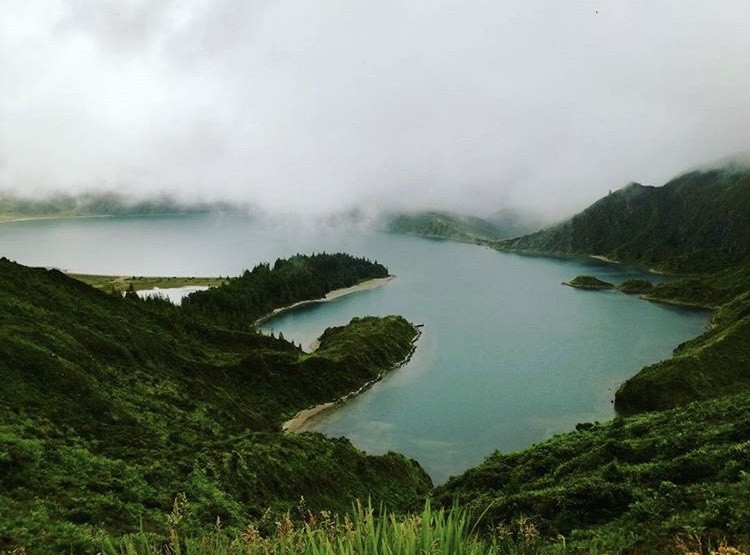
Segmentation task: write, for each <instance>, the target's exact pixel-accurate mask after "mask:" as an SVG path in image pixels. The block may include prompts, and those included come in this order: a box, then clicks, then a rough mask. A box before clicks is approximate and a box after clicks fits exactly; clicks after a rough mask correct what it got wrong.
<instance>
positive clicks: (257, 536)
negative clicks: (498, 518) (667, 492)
mask: <svg viewBox="0 0 750 555" xmlns="http://www.w3.org/2000/svg"><path fill="white" fill-rule="evenodd" d="M179 517H180V515H179V514H178V515H177V518H173V519H172V520H173V521H175V520H176V521H177V523H176V524H175V525H174V526H172V527H170V529H169V531H168V534H167V537H168V538H169V539H168V540H165V539H163V538H155V537H153V536H152V535H149V534H143V533H140V534H134V535H132V536H128V537H126V538H123V539H122V540H120V541H118V542H116V543H109V544H106V545H105V548H104V549H103V550H102V553H103V554H104V555H115V554H119V553H123V552H125V553H128V554H133V555H161V554H162V553H163V552H164V548H165V544H166V545H167V546H168V547H175V551H176V550H177V549H179V552H180V553H192V554H195V555H234V554H236V555H267V554H272V553H273V554H275V553H277V554H289V555H304V554H310V555H347V554H350V555H355V554H356V555H380V554H383V553H392V554H394V555H396V554H398V555H424V554H427V553H430V554H434V555H442V554H444V555H495V554H497V555H500V554H511V553H518V554H519V555H520V554H525V555H534V554H542V553H551V552H552V551H551V549H553V548H554V547H555V545H554V544H549V543H547V542H544V541H543V540H542V539H541V538H540V537H539V535H538V533H537V532H536V530H535V529H534V527H533V525H532V524H531V523H529V522H525V521H522V522H518V523H516V526H515V527H514V528H513V529H512V530H510V529H508V530H506V529H497V530H496V531H495V533H494V534H493V535H492V536H491V537H487V538H479V537H477V536H476V535H475V534H473V533H472V530H473V529H474V528H475V527H476V526H477V525H478V524H481V520H477V519H475V518H474V519H473V518H470V516H469V515H467V514H466V513H465V512H464V511H461V510H458V509H450V510H444V509H438V510H435V509H432V508H431V507H430V503H429V502H428V503H427V504H426V505H425V508H424V510H423V511H422V512H421V513H420V514H415V515H412V516H407V517H405V516H401V515H397V514H394V513H389V512H388V511H387V510H384V509H383V508H382V507H381V509H380V510H379V511H377V512H376V511H374V510H373V509H372V508H371V507H368V508H364V507H363V506H362V505H361V504H357V505H356V506H355V507H354V510H353V511H352V512H351V513H350V514H347V515H346V516H344V517H341V516H339V515H332V514H331V513H329V512H328V511H324V512H322V513H318V514H314V513H312V512H311V511H309V509H306V508H305V506H304V504H301V506H300V507H299V508H298V510H297V511H295V513H294V514H289V513H287V514H286V515H284V516H283V517H282V518H280V519H279V520H277V521H276V522H274V523H268V524H270V526H265V528H268V530H262V529H261V528H263V525H262V524H261V528H259V527H256V526H254V525H249V526H248V527H247V528H245V530H243V531H242V533H240V534H233V533H227V532H226V531H224V530H221V529H219V530H215V531H213V532H212V533H210V534H208V535H205V536H193V535H188V536H183V535H181V534H180V532H179V529H180V528H181V527H180V518H179ZM558 547H562V546H560V545H558ZM555 552H561V551H557V550H556V551H555Z"/></svg>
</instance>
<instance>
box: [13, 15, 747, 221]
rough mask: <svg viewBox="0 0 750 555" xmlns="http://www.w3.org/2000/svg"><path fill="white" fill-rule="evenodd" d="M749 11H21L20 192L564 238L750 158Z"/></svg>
mask: <svg viewBox="0 0 750 555" xmlns="http://www.w3.org/2000/svg"><path fill="white" fill-rule="evenodd" d="M748 31H750V10H748V8H747V6H746V5H745V4H744V3H743V2H732V1H730V2H722V3H720V4H718V3H708V2H700V3H695V2H681V3H673V2H624V1H622V2H608V3H598V2H584V1H582V2H564V3H555V2H539V1H531V2H527V1H524V2H520V1H512V2H502V3H500V2H490V1H476V2H470V3H466V2H458V1H453V2H451V1H429V0H425V1H417V2H396V1H389V0H385V1H383V2H365V1H359V0H354V1H349V2H343V1H325V2H323V1H311V2H290V1H286V0H281V1H275V2H266V1H259V2H244V1H241V0H217V1H207V0H205V1H199V0H185V1H177V0H148V1H147V0H131V1H128V2H122V1H120V0H102V1H99V2H86V1H84V0H67V1H64V0H46V1H42V0H40V1H39V2H26V1H23V0H10V2H9V5H6V6H4V14H3V18H2V19H1V20H0V68H2V69H1V70H0V122H2V125H0V188H4V189H12V190H15V191H20V192H23V193H26V194H34V193H43V192H45V191H53V190H54V191H59V190H64V191H70V192H75V191H83V190H91V189H96V188H103V189H108V190H112V189H115V190H120V191H125V192H127V193H130V194H141V195H147V194H148V195H154V194H160V193H164V192H167V193H173V194H176V195H179V196H181V197H183V198H187V199H198V198H200V199H204V200H217V199H224V200H232V201H243V202H246V203H250V204H253V205H258V206H260V207H262V208H263V209H264V210H268V211H272V212H273V211H278V212H285V213H299V212H309V213H313V214H326V213H333V212H340V211H346V210H351V209H354V208H358V207H364V208H366V209H372V208H373V207H378V208H386V209H398V208H406V209H415V208H423V207H424V208H448V209H454V210H460V211H466V212H473V213H477V214H488V213H491V212H494V211H495V210H497V209H500V208H503V207H507V206H516V207H520V208H524V209H529V208H534V209H536V210H538V211H540V212H542V213H544V214H546V215H548V216H549V217H560V216H563V215H566V214H568V213H570V212H573V211H576V210H578V209H580V208H582V207H584V206H586V205H587V204H589V203H590V202H591V201H593V200H595V199H596V198H598V197H600V196H602V195H604V194H606V192H607V191H608V190H609V189H613V188H616V187H618V186H620V185H623V184H625V183H627V182H629V181H633V180H635V181H641V182H644V183H648V184H655V185H658V184H661V183H663V182H664V181H666V180H667V179H668V178H669V177H671V176H672V175H674V174H677V173H679V172H681V171H682V170H684V169H686V168H688V167H691V166H695V165H696V164H699V163H702V162H706V161H710V160H713V159H716V158H720V157H722V156H725V155H727V154H730V153H733V152H735V151H739V150H746V149H747V145H748V144H750V127H748V126H747V125H746V122H745V121H744V119H743V115H744V113H745V112H746V109H747V108H746V103H747V99H746V96H747V94H746V93H747V91H748V90H750V70H748V66H747V63H746V53H747V52H748V51H750V32H748Z"/></svg>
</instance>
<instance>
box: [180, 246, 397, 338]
mask: <svg viewBox="0 0 750 555" xmlns="http://www.w3.org/2000/svg"><path fill="white" fill-rule="evenodd" d="M387 276H388V269H387V268H386V267H385V266H383V265H382V264H378V263H377V262H371V261H370V260H367V259H366V258H358V257H354V256H351V255H349V254H344V253H335V254H325V253H323V254H313V255H301V254H297V255H295V256H292V257H290V258H287V259H283V260H282V259H278V260H276V262H274V264H273V266H272V265H271V264H267V263H264V264H259V265H257V266H255V268H253V269H252V270H246V271H245V272H244V273H243V274H242V275H241V276H239V277H237V278H232V279H230V280H229V281H228V282H227V283H225V284H224V285H222V286H220V287H215V288H212V289H209V290H207V291H199V292H196V293H193V294H192V295H190V296H189V297H187V298H186V299H185V300H184V301H183V303H182V309H183V311H184V312H185V313H187V314H189V315H191V316H196V317H199V318H201V319H204V320H210V321H211V322H213V323H216V324H219V325H221V326H224V327H227V328H247V327H249V326H252V325H253V323H254V322H255V321H256V320H257V319H258V318H260V317H261V316H263V315H265V314H268V313H270V312H271V311H273V310H274V309H275V308H277V307H280V306H288V305H291V304H294V303H297V302H300V301H309V300H313V299H320V298H322V297H324V296H325V295H326V293H328V292H329V291H333V290H335V289H341V288H343V287H351V286H352V285H357V284H358V283H361V282H362V281H365V280H368V279H374V278H383V277H387Z"/></svg>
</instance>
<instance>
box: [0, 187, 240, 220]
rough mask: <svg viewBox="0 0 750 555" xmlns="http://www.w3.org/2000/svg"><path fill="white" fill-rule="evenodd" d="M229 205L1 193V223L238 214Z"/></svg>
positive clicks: (100, 194) (163, 198)
mask: <svg viewBox="0 0 750 555" xmlns="http://www.w3.org/2000/svg"><path fill="white" fill-rule="evenodd" d="M236 209H237V207H236V206H232V205H230V204H228V203H221V202H218V203H207V202H183V201H179V200H177V199H175V198H172V197H170V196H168V195H162V196H159V197H154V198H146V199H134V198H129V197H127V196H126V195H123V194H120V193H116V192H96V193H83V194H80V195H70V194H63V193H59V194H54V195H50V196H47V197H25V196H21V195H18V194H14V193H9V192H4V193H3V192H0V220H3V219H6V220H8V219H14V218H40V217H72V216H149V215H156V214H196V213H201V212H210V211H214V210H236Z"/></svg>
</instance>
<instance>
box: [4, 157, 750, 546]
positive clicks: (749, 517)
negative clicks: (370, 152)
mask: <svg viewBox="0 0 750 555" xmlns="http://www.w3.org/2000/svg"><path fill="white" fill-rule="evenodd" d="M748 199H750V172H748V171H745V170H740V169H736V168H733V169H728V170H723V171H718V170H717V171H711V172H693V173H690V174H686V175H684V176H681V177H679V178H677V179H675V180H673V181H672V182H670V183H669V184H667V185H665V186H664V187H661V188H658V189H657V188H652V187H642V186H640V185H631V186H629V187H626V188H625V189H623V190H620V191H617V192H615V193H612V194H611V195H609V196H608V197H606V198H605V199H602V200H601V201H599V202H597V203H596V204H594V205H593V206H592V207H590V208H589V209H587V210H585V211H584V212H582V213H581V214H579V215H578V216H576V217H574V218H573V219H572V220H570V221H568V222H565V223H563V224H560V225H558V226H555V227H552V228H549V229H547V230H543V231H541V232H538V233H536V234H532V235H529V236H526V237H521V238H519V239H514V240H510V241H502V242H500V241H498V242H496V243H494V245H495V246H497V247H498V248H502V249H515V250H538V251H543V252H556V253H566V254H586V255H592V254H596V255H605V256H607V257H610V258H614V259H618V260H621V261H625V262H630V263H636V264H642V265H647V266H653V267H659V268H662V269H666V270H671V271H680V272H690V273H691V274H692V275H690V276H687V277H683V278H681V279H675V280H673V281H671V282H668V283H663V284H658V285H655V286H651V284H650V283H649V282H647V281H645V280H630V281H628V282H625V283H623V284H622V285H621V286H620V289H621V290H622V291H624V292H645V293H646V295H644V297H645V298H647V299H649V300H653V301H657V302H666V303H675V304H682V305H692V306H701V307H710V308H712V309H714V310H715V316H714V319H713V322H712V327H711V329H709V330H707V331H706V332H705V333H704V334H702V335H701V336H699V337H697V338H695V339H693V340H691V341H688V342H686V343H684V344H683V345H680V346H679V347H678V348H677V349H676V350H675V354H674V357H673V358H671V359H669V360H666V361H662V362H659V363H657V364H654V365H651V366H649V367H647V368H645V369H643V370H642V371H641V372H640V373H638V374H637V375H636V376H634V377H633V378H631V379H630V380H628V381H627V382H626V383H625V384H623V385H622V387H621V388H620V389H619V390H618V391H617V394H616V399H615V404H616V408H617V409H618V411H619V412H620V413H621V415H622V416H620V417H618V418H616V419H615V420H613V421H612V422H608V423H604V424H600V423H581V424H579V425H578V426H577V427H576V430H575V431H572V432H570V433H567V434H562V435H559V436H555V437H553V438H551V439H550V440H548V441H545V442H543V443H541V444H539V445H535V446H533V447H531V448H529V449H526V450H524V451H521V452H517V453H510V454H500V453H496V454H494V455H492V456H490V457H489V458H488V459H487V460H486V461H485V462H484V463H482V464H481V465H479V466H478V467H476V468H474V469H471V470H469V471H467V472H466V473H464V474H463V475H461V476H458V477H454V478H452V479H451V480H450V481H449V482H448V483H447V484H445V485H444V486H441V487H439V488H437V489H435V490H433V491H432V494H431V503H432V506H438V507H441V508H442V509H438V510H434V509H432V508H431V506H430V504H429V503H428V504H427V505H426V507H425V509H424V511H423V512H422V514H421V516H418V515H414V514H411V515H410V511H413V510H416V509H417V507H419V506H420V505H421V504H422V503H423V501H424V498H425V496H426V495H427V494H428V491H429V488H430V481H429V478H428V477H427V476H426V474H425V473H424V471H423V470H422V469H421V468H420V467H419V465H418V464H417V463H416V462H414V461H409V460H407V459H406V458H404V457H403V456H401V455H397V454H393V453H389V454H386V455H384V456H380V457H373V456H367V455H365V454H363V453H361V452H359V451H357V450H356V449H354V448H353V447H352V446H351V444H350V443H349V442H348V441H346V440H344V439H326V438H324V437H323V436H320V435H318V434H300V435H294V434H282V433H281V432H280V428H281V424H282V422H283V421H285V420H286V419H288V418H290V417H291V416H293V415H294V414H296V412H298V411H299V410H301V409H304V408H307V407H310V406H314V405H317V404H320V403H323V402H327V401H331V400H334V399H336V398H339V397H341V396H342V395H345V394H346V393H348V392H350V391H353V390H356V389H358V388H359V387H361V386H363V385H364V384H366V383H368V382H370V381H372V380H374V379H377V378H378V377H379V376H380V375H381V374H382V373H383V372H385V371H388V370H389V369H392V368H393V367H394V366H396V365H398V364H399V363H400V362H401V361H402V360H403V359H404V358H405V357H408V356H409V354H410V353H411V352H412V350H413V342H414V339H415V336H416V334H417V332H416V330H415V329H414V327H413V326H412V325H411V324H409V323H408V322H406V321H405V320H403V318H400V317H398V316H389V317H386V318H373V317H366V318H355V319H353V320H352V322H351V323H350V324H349V325H347V326H344V327H340V328H331V329H329V330H327V331H326V332H325V333H324V334H323V336H322V337H321V345H320V348H319V349H318V350H317V351H316V352H314V353H304V352H302V350H301V349H300V348H299V347H297V346H295V345H292V344H290V343H288V342H286V341H284V340H283V339H281V338H279V339H277V338H274V337H269V336H263V335H261V334H258V333H256V332H255V331H254V330H253V323H254V322H255V320H256V319H257V318H258V317H260V316H262V315H263V314H267V313H269V312H271V311H272V310H274V309H276V308H279V307H283V306H286V305H289V304H293V303H296V302H300V301H306V300H310V299H316V298H320V297H322V296H323V295H324V294H325V293H327V292H328V291H329V290H331V289H337V288H341V287H347V286H350V285H354V284H357V283H359V282H361V281H363V280H366V279H370V278H373V277H384V276H386V275H387V273H388V272H387V270H386V269H385V268H384V267H382V266H380V265H379V264H375V263H371V262H369V261H367V260H364V259H356V258H353V257H350V256H348V255H343V254H336V255H314V256H299V255H298V256H295V257H293V258H291V259H289V260H279V261H276V263H274V264H273V266H271V265H267V264H266V265H261V266H258V267H256V268H255V269H253V270H252V271H248V272H245V274H243V275H242V276H240V277H239V278H234V279H230V280H227V282H226V283H224V284H223V285H220V286H219V287H216V288H214V289H212V290H210V291H207V292H204V293H196V294H194V295H192V296H191V297H190V298H189V299H187V301H186V303H185V304H184V305H183V307H182V308H180V307H174V306H172V305H171V304H169V303H165V302H163V301H159V300H148V301H145V300H144V301H141V300H138V299H137V298H134V297H137V296H135V295H126V297H125V298H123V297H121V296H119V295H108V294H105V293H103V292H101V291H97V290H95V289H93V288H92V287H89V286H87V285H85V284H83V283H81V282H79V281H76V280H73V279H71V278H69V277H67V276H65V275H63V274H61V273H60V272H57V271H47V270H42V269H30V268H25V267H22V266H19V265H16V264H13V263H11V262H9V261H7V260H5V259H2V260H0V291H2V295H0V376H1V377H2V379H0V476H2V482H1V483H0V551H3V550H6V551H11V550H13V549H16V548H21V547H26V548H28V549H29V550H30V552H34V553H48V552H51V553H59V552H73V553H78V552H96V551H101V552H102V553H107V554H114V553H134V554H139V553H167V552H170V550H172V549H173V550H174V551H175V552H177V553H196V554H203V553H206V554H217V555H219V554H222V555H223V554H227V553H368V552H372V553H504V554H508V555H511V554H521V553H524V554H536V553H538V554H541V553H630V554H637V553H638V554H640V553H701V554H703V553H710V552H716V553H721V554H722V555H738V554H739V553H740V552H739V551H737V550H734V549H733V548H729V547H726V543H725V542H729V544H731V545H736V546H738V547H740V548H743V549H745V550H747V549H748V548H750V503H748V499H749V498H750V416H748V415H750V374H748V371H747V370H748V368H750V240H748V239H750V224H749V223H748V222H750V218H748V217H747V216H748V214H750V200H748ZM441 221H442V220H440V218H436V217H432V216H429V217H423V216H419V217H416V218H412V219H411V220H409V219H407V220H404V228H403V229H409V226H412V231H403V232H414V233H420V234H422V233H424V234H432V233H433V232H436V233H437V234H442V235H443V236H444V237H450V236H451V235H452V234H453V237H450V238H460V237H461V234H462V233H466V230H465V229H463V230H461V228H459V231H458V232H457V231H456V226H455V225H454V224H452V223H450V222H448V223H445V225H443V224H438V223H435V222H441ZM422 224H425V226H422ZM449 224H450V225H449ZM467 237H472V238H471V239H469V238H467ZM461 240H471V241H477V242H482V241H484V240H485V239H482V238H479V237H478V236H477V235H476V234H473V235H464V236H463V239H461ZM92 280H93V278H92ZM93 281H94V282H95V283H96V284H98V285H99V286H100V287H103V289H104V290H109V289H110V288H111V286H112V283H111V282H107V283H105V282H104V281H103V280H102V279H97V280H93ZM135 281H136V282H137V281H138V280H135ZM574 282H577V283H579V286H580V285H585V284H589V285H590V284H594V285H597V284H603V283H605V282H601V281H600V280H597V279H596V278H592V277H590V276H579V277H578V278H576V279H575V280H573V281H572V282H571V283H570V284H571V285H572V284H573V283H574ZM135 285H136V283H134V286H135ZM607 285H608V286H611V284H607ZM301 497H303V498H304V499H303V500H302V499H301ZM368 498H369V499H372V502H373V503H374V506H376V507H379V510H378V511H372V510H370V509H369V508H368V509H363V508H362V506H361V505H359V504H356V501H355V509H354V510H352V509H351V507H352V502H353V501H354V500H357V499H359V500H364V499H368ZM170 507H172V513H168V511H169V508H170ZM443 509H444V510H443ZM332 515H338V516H332ZM473 532H477V533H478V534H479V536H476V535H475V534H474V533H473ZM561 535H562V536H561ZM563 537H564V539H563Z"/></svg>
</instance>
